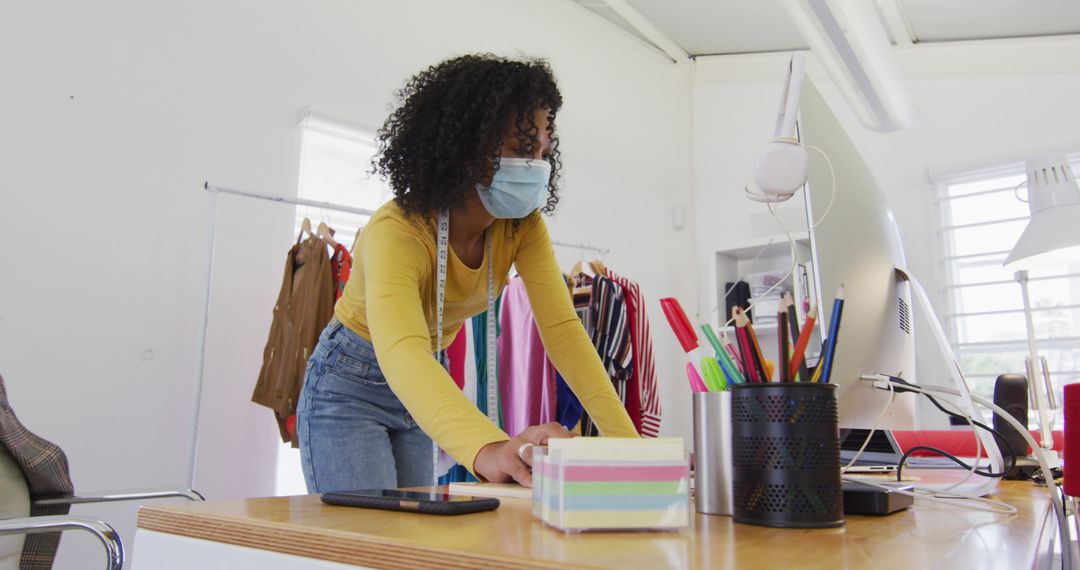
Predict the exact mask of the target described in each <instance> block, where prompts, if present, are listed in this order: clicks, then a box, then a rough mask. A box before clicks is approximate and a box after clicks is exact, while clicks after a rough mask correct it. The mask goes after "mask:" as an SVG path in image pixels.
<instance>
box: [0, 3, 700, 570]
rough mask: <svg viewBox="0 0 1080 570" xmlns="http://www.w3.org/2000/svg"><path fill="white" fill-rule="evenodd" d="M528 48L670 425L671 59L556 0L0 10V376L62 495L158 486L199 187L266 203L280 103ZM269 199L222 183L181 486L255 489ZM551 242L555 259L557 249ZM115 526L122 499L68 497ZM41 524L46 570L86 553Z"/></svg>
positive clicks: (291, 118)
mask: <svg viewBox="0 0 1080 570" xmlns="http://www.w3.org/2000/svg"><path fill="white" fill-rule="evenodd" d="M473 51H493V52H497V53H501V54H508V55H516V54H519V53H520V54H528V55H536V56H544V57H548V58H550V60H551V63H552V66H553V67H554V69H555V71H556V74H557V75H558V78H559V80H560V85H561V87H562V90H563V95H564V97H565V100H566V105H565V108H564V110H563V112H562V113H561V114H560V117H559V126H560V130H561V135H562V141H563V147H562V148H563V152H564V158H565V165H566V166H565V193H564V201H563V203H562V204H561V205H560V211H559V214H558V215H557V216H556V217H555V218H554V219H553V220H551V221H550V227H551V230H552V234H553V235H554V236H555V237H556V239H562V240H568V241H587V242H593V243H598V244H602V245H606V246H609V247H611V248H612V249H613V252H612V253H611V254H610V255H609V256H607V262H608V264H609V265H610V266H611V267H612V268H615V269H617V270H619V271H621V272H622V273H624V274H625V275H627V276H629V277H631V278H634V279H636V280H638V281H639V282H640V283H641V285H642V289H643V291H644V292H645V294H646V295H647V296H648V297H649V301H650V309H651V310H652V321H653V330H654V337H655V338H656V339H657V347H656V348H657V356H658V362H659V364H660V367H659V372H660V377H661V381H662V382H663V384H664V386H665V388H666V390H665V392H664V404H665V408H666V417H667V418H668V420H670V421H668V422H666V423H665V427H664V431H665V432H666V433H675V434H682V435H686V434H688V433H689V419H688V416H689V414H688V410H689V406H688V403H687V402H686V400H687V399H688V394H686V389H685V380H684V379H683V378H682V376H681V375H680V374H679V360H678V358H677V355H676V353H675V352H674V350H675V345H674V342H673V341H672V339H670V338H669V336H667V335H666V324H665V323H664V321H663V317H662V315H661V313H660V312H659V311H658V306H657V304H656V299H657V298H659V297H662V296H667V295H679V296H682V297H683V298H688V297H692V296H693V295H694V294H695V293H696V290H695V286H694V284H695V280H694V278H692V277H687V276H692V275H693V271H692V266H693V260H692V257H691V255H690V251H691V249H692V248H691V247H690V245H689V244H690V243H691V242H692V228H693V222H692V221H691V222H690V223H689V224H688V225H687V227H686V229H683V230H681V231H678V230H674V229H673V228H672V225H671V222H670V211H671V205H672V204H679V205H681V206H683V207H689V206H691V205H692V200H693V196H692V194H691V192H690V187H691V175H690V161H691V154H692V153H691V150H690V149H691V147H690V145H691V134H690V132H691V131H690V125H691V123H690V84H691V81H690V65H689V64H682V65H675V64H672V63H671V62H670V61H669V60H667V59H666V58H664V57H663V56H661V55H659V54H658V53H657V52H655V50H652V49H651V48H648V47H645V46H644V45H642V44H640V43H638V42H637V41H635V40H632V39H630V38H629V36H628V35H626V34H625V33H623V32H621V31H618V30H616V29H614V28H612V27H611V26H610V25H609V24H607V23H606V22H603V21H600V20H599V19H598V18H596V17H595V16H593V15H591V14H590V13H588V12H587V11H585V10H584V9H581V8H579V7H577V6H576V5H574V4H573V3H572V2H569V1H555V2H551V1H549V2H539V1H525V0H516V1H507V0H502V1H499V0H469V1H459V2H453V3H447V2H436V1H419V0H407V1H400V0H399V1H396V2H373V1H356V0H319V1H309V2H291V1H286V0H273V1H255V0H248V1H241V0H231V1H226V2H222V1H212V0H197V1H191V2H183V3H175V2H173V3H169V2H125V1H121V0H102V1H100V2H93V3H87V2H74V1H68V2H59V1H55V2H50V1H43V2H33V3H18V4H15V5H11V6H8V7H7V9H6V10H5V17H4V18H3V19H2V20H0V82H2V83H3V85H4V88H3V89H0V123H2V124H3V125H4V128H3V131H2V133H3V134H0V196H2V198H0V262H2V267H3V270H2V277H0V373H3V374H4V376H5V378H6V380H7V384H8V389H9V393H10V396H11V400H12V404H13V406H14V408H15V409H16V410H18V412H19V414H20V417H21V418H22V419H23V420H24V422H25V423H26V424H27V425H28V426H30V427H31V428H32V429H34V430H35V431H37V432H38V433H40V434H41V435H43V436H45V437H47V438H49V439H52V440H53V441H55V442H57V443H59V444H60V445H62V446H63V447H64V448H65V449H66V450H67V452H68V456H69V458H70V460H71V466H72V473H73V478H74V481H75V484H76V488H77V489H81V490H84V491H85V490H95V489H108V488H130V487H148V486H175V485H181V484H182V483H183V482H184V478H185V475H184V473H185V470H184V463H185V459H186V444H187V434H188V429H189V427H190V424H189V420H188V414H189V411H190V408H189V406H190V402H191V398H192V391H191V378H192V370H193V364H192V357H193V354H194V351H195V338H196V331H195V328H196V324H197V315H196V313H197V310H198V307H199V302H200V299H199V295H200V288H201V283H202V273H203V268H204V258H203V247H204V243H205V242H204V240H205V232H206V228H207V212H206V201H207V197H206V195H205V193H204V192H203V191H202V190H201V189H200V187H201V184H202V182H203V181H204V180H210V181H212V182H213V183H215V184H218V185H222V186H228V187H237V188H244V189H250V190H257V191H262V192H266V193H275V194H281V195H290V194H294V193H295V188H296V179H297V160H298V157H297V150H298V137H297V129H296V126H295V125H296V116H297V112H298V111H299V110H300V109H301V108H302V107H304V106H311V107H314V108H316V109H319V110H320V111H323V112H326V113H330V114H333V115H336V116H340V117H344V118H348V119H350V120H352V121H355V122H357V123H361V124H367V125H370V126H378V125H379V124H381V122H382V120H383V119H384V117H385V115H386V114H387V112H388V109H389V105H390V103H391V92H392V91H393V90H394V89H395V88H397V87H400V86H401V84H402V82H403V81H404V80H405V79H406V78H407V77H408V76H409V75H411V74H412V73H414V72H416V71H418V70H420V69H421V68H423V67H425V66H427V65H429V64H432V63H434V62H437V61H439V60H442V59H444V58H446V57H450V56H453V55H456V54H461V53H466V52H473ZM291 227H292V211H291V209H289V208H286V207H283V206H279V205H276V204H268V203H261V202H253V201H246V200H242V199H240V198H235V197H229V196H224V197H222V199H221V208H220V211H219V217H218V249H217V258H216V262H217V265H216V273H215V276H214V278H215V281H214V288H213V295H214V297H213V304H212V307H211V326H210V332H209V343H208V351H207V361H206V362H207V363H206V371H207V372H206V388H205V392H204V403H203V407H202V421H201V439H200V448H199V455H198V465H199V469H198V474H197V477H196V487H197V488H199V489H200V490H202V491H203V492H205V493H206V494H207V495H208V496H209V497H211V498H223V497H246V496H258V495H267V494H270V493H272V491H273V482H274V481H273V473H272V469H273V465H274V454H275V450H276V444H275V441H274V440H275V427H274V425H273V422H272V420H271V417H270V412H269V411H268V410H264V409H261V408H258V407H256V406H254V405H252V404H250V403H249V402H248V398H249V397H250V391H251V387H252V386H253V384H254V381H255V378H256V375H257V373H258V369H259V364H260V362H261V350H262V345H263V343H264V342H265V335H266V331H267V329H268V326H269V317H270V309H271V307H272V305H273V302H274V298H275V296H276V293H277V289H278V287H279V285H280V279H281V270H282V263H283V258H284V253H285V251H286V249H287V247H288V244H289V240H290V238H291V236H290V235H289V234H290V232H291ZM576 255H577V254H576V253H574V252H560V256H562V257H563V260H564V263H565V264H567V265H568V264H569V263H570V262H572V261H573V259H574V258H575V257H576ZM77 512H80V513H95V514H100V515H102V516H105V517H107V518H109V519H110V520H111V521H113V522H114V523H116V524H117V525H118V526H119V527H120V530H121V533H122V535H123V536H124V537H125V538H127V539H128V543H129V544H130V537H131V536H132V529H133V526H134V512H135V507H134V506H133V505H117V506H110V507H106V508H95V509H89V508H80V509H79V510H78V511H77ZM97 557H98V547H97V546H95V545H94V544H93V543H92V541H91V540H90V539H89V538H85V537H80V536H77V535H71V536H65V538H64V541H63V546H62V548H61V556H60V562H59V563H58V565H57V568H83V567H86V565H87V564H89V563H90V562H88V560H90V561H94V563H96V560H97Z"/></svg>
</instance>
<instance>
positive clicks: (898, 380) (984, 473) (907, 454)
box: [889, 376, 1016, 481]
mask: <svg viewBox="0 0 1080 570" xmlns="http://www.w3.org/2000/svg"><path fill="white" fill-rule="evenodd" d="M889 379H890V381H891V382H892V383H894V384H897V383H898V384H903V385H906V386H911V387H913V388H915V387H917V386H915V385H914V384H911V383H910V382H908V381H907V380H904V379H903V378H897V377H895V376H890V377H889ZM894 389H895V390H896V391H897V392H907V391H909V390H905V389H904V388H902V387H896V386H894ZM911 391H914V390H911ZM917 393H919V394H922V395H923V396H926V397H927V399H929V400H930V403H931V404H934V407H936V408H937V409H939V410H941V412H942V413H943V414H945V415H947V416H949V417H953V418H957V419H959V420H962V421H965V422H971V424H972V425H974V426H976V427H978V428H981V429H983V430H986V431H988V432H990V433H991V434H993V435H994V437H996V438H997V441H998V443H1000V444H1002V445H1004V447H1005V449H1006V451H1007V456H1008V457H1009V467H1008V468H1006V469H1004V470H1002V471H1001V472H1000V473H993V472H991V471H986V470H982V471H980V470H978V469H975V474H976V475H982V476H983V477H1005V476H1006V475H1008V474H1009V473H1012V471H1013V469H1015V468H1016V453H1015V452H1014V450H1013V448H1012V445H1010V444H1009V441H1008V440H1007V439H1005V436H1003V435H1001V432H999V431H997V430H996V429H994V428H992V427H990V426H988V425H986V424H984V423H982V422H980V421H978V420H976V419H974V418H968V417H965V416H962V415H960V414H958V413H956V412H953V411H952V410H949V409H947V408H945V406H942V405H941V402H938V400H937V398H935V397H934V396H933V395H932V394H927V393H926V392H917ZM914 451H930V452H932V453H937V454H939V455H942V456H944V457H947V458H949V459H951V460H953V461H954V462H956V464H957V465H959V466H961V467H963V468H964V469H966V470H968V471H971V470H972V469H973V468H972V466H971V465H968V464H967V463H964V461H963V460H962V459H960V458H958V457H956V456H955V455H953V454H951V453H949V452H947V451H945V450H943V449H938V448H936V447H930V446H926V445H920V446H916V447H913V448H911V449H909V450H907V451H905V452H904V455H902V456H901V457H900V462H899V463H898V464H897V466H896V480H897V481H900V480H901V478H900V476H901V474H902V472H903V470H904V464H905V463H906V462H907V460H908V458H909V457H910V456H911V454H912V452H914Z"/></svg>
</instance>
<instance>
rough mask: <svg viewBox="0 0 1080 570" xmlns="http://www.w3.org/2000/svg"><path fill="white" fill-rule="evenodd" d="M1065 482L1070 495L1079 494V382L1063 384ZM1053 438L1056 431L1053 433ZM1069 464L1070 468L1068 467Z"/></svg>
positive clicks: (1065, 489) (1065, 487) (1066, 492)
mask: <svg viewBox="0 0 1080 570" xmlns="http://www.w3.org/2000/svg"><path fill="white" fill-rule="evenodd" d="M1064 396H1065V397H1064V398H1063V399H1064V400H1065V433H1066V435H1068V437H1067V438H1065V442H1066V443H1067V444H1068V445H1067V446H1066V447H1065V453H1064V459H1065V483H1064V484H1063V485H1062V486H1061V487H1062V488H1063V489H1064V491H1065V494H1066V495H1068V496H1070V497H1077V496H1080V475H1078V474H1077V472H1076V471H1077V467H1076V466H1077V462H1080V384H1069V385H1067V386H1065V394H1064ZM1055 439H1057V438H1056V433H1055ZM1070 465H1071V466H1072V468H1071V469H1070V468H1069V467H1070Z"/></svg>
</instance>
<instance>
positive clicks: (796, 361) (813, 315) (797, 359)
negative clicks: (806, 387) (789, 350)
mask: <svg viewBox="0 0 1080 570" xmlns="http://www.w3.org/2000/svg"><path fill="white" fill-rule="evenodd" d="M815 323H817V307H813V308H811V309H810V312H809V313H807V314H806V322H805V323H803V326H802V332H801V333H799V339H798V340H797V341H795V351H794V356H793V357H792V360H791V375H792V376H794V375H795V371H796V370H798V371H799V374H801V375H802V381H803V382H809V381H810V380H811V378H810V371H809V369H808V368H807V366H806V345H808V344H810V337H811V336H813V334H814V324H815Z"/></svg>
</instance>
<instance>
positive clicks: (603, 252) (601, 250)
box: [551, 241, 611, 255]
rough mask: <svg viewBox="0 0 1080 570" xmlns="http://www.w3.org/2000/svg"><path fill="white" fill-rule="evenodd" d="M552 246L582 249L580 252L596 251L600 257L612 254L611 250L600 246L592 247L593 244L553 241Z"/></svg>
mask: <svg viewBox="0 0 1080 570" xmlns="http://www.w3.org/2000/svg"><path fill="white" fill-rule="evenodd" d="M551 245H557V246H560V247H570V248H573V249H580V250H583V251H595V252H596V253H598V254H600V255H607V254H609V253H611V248H608V247H600V246H597V245H592V244H588V243H568V242H563V241H552V242H551Z"/></svg>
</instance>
